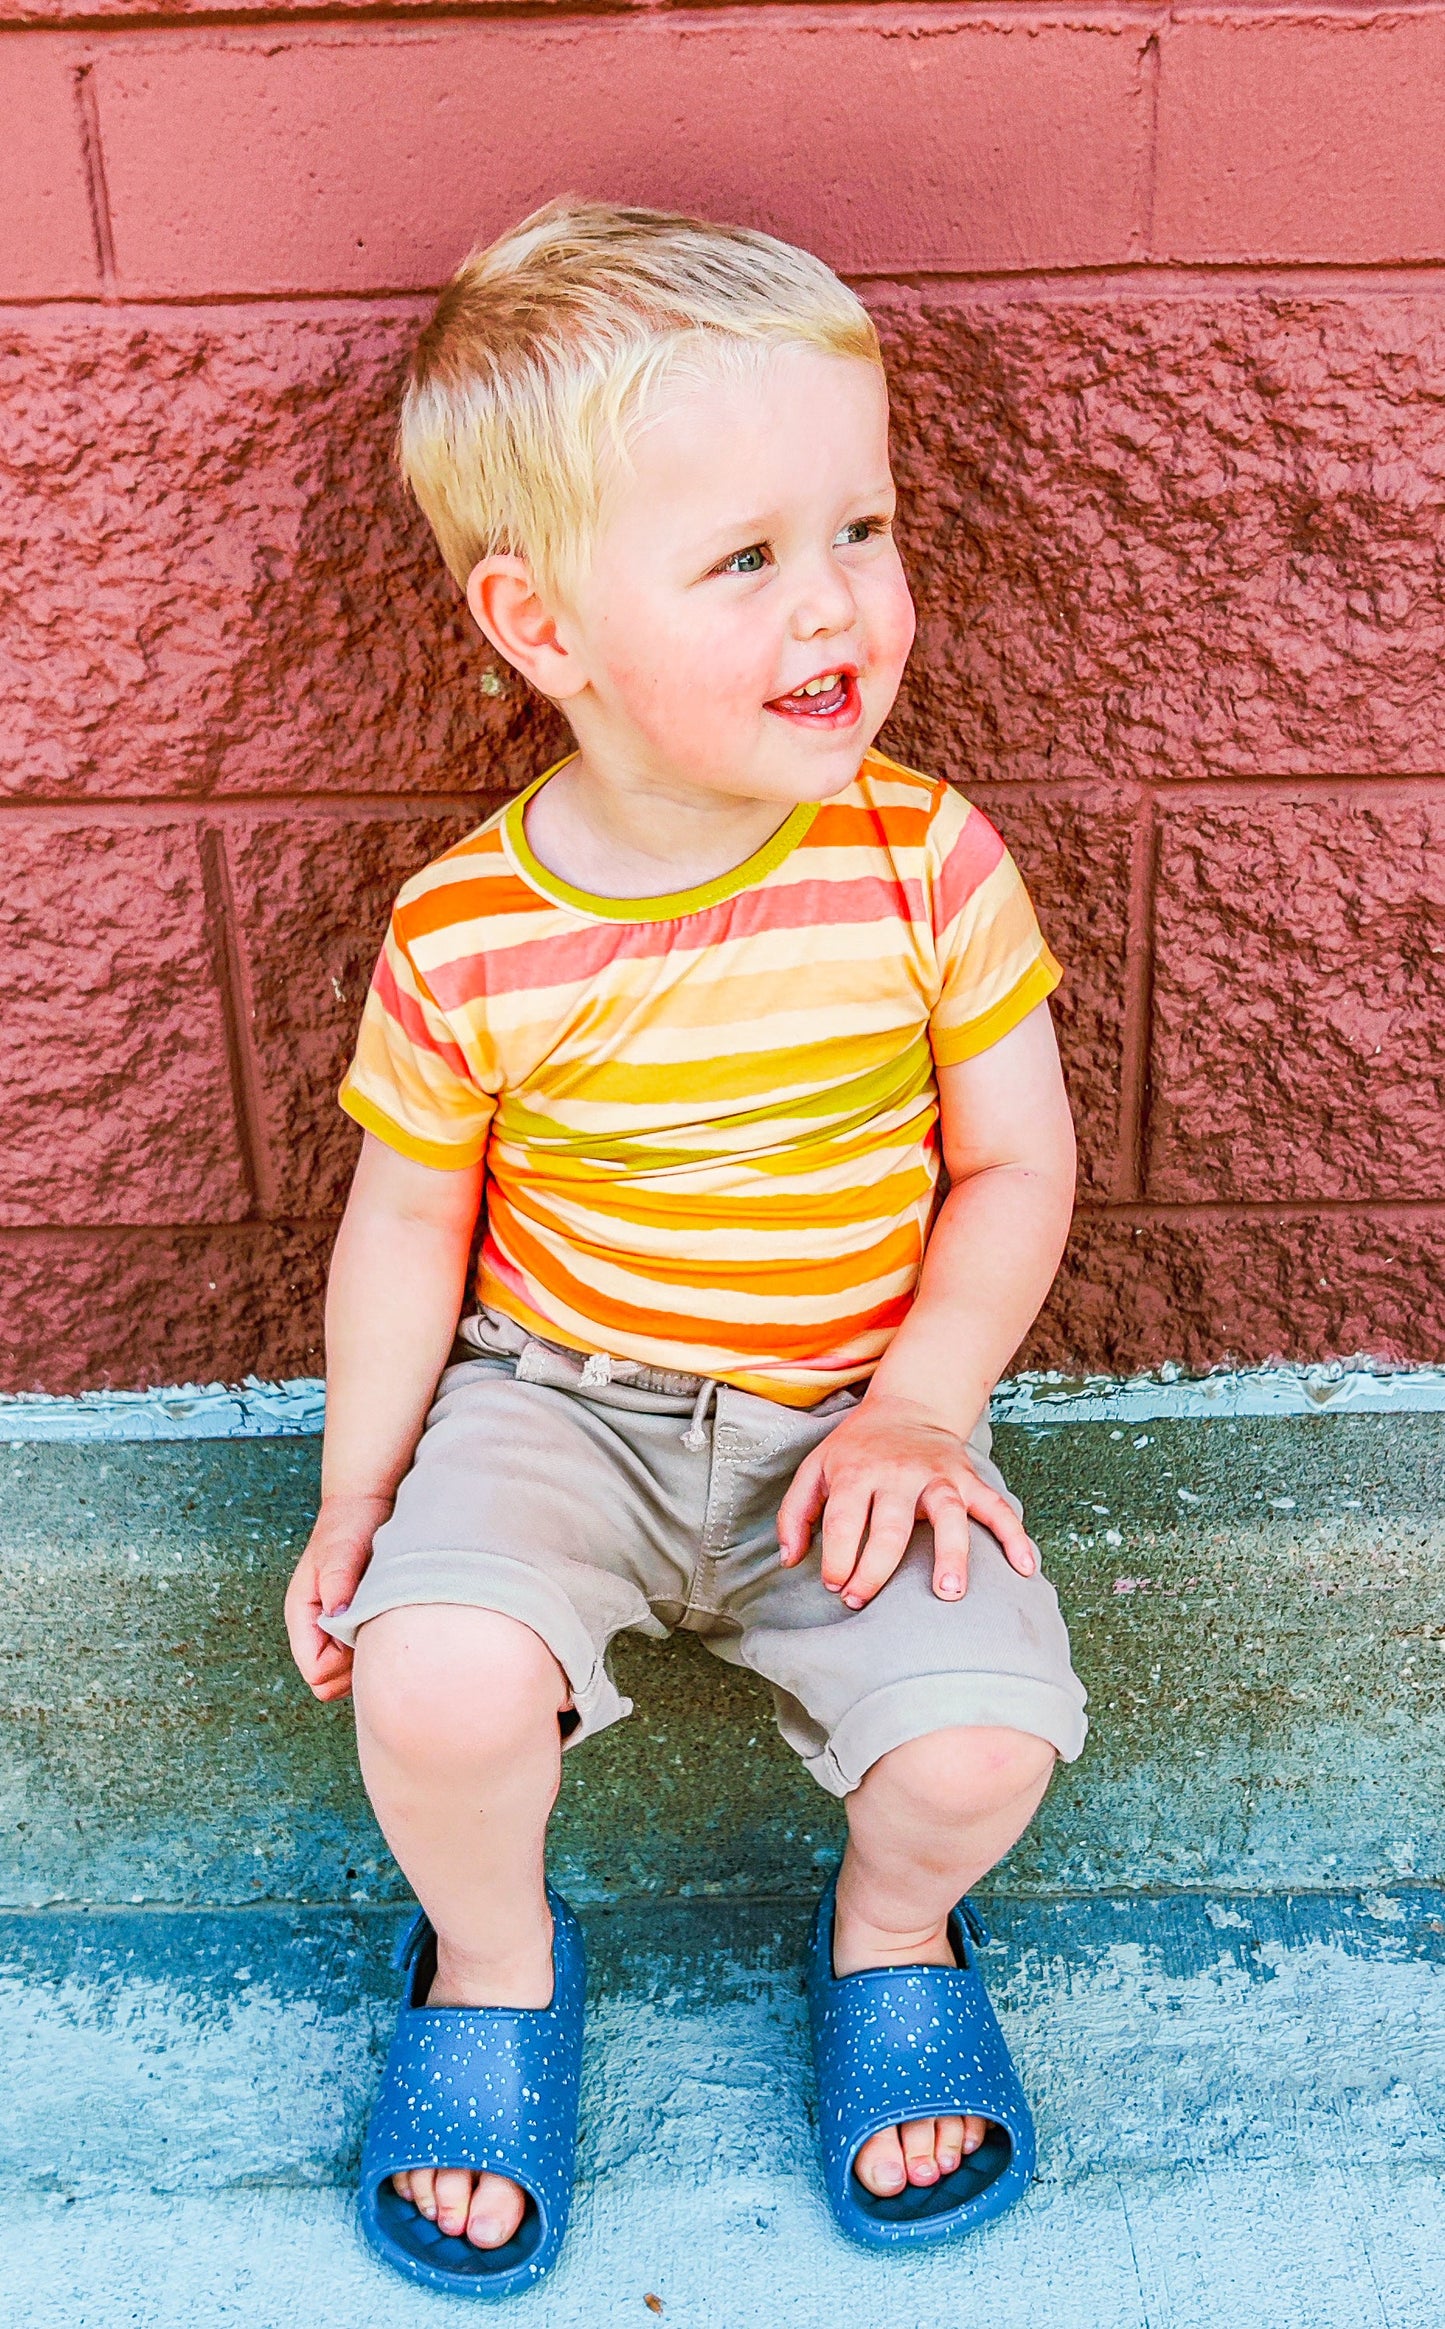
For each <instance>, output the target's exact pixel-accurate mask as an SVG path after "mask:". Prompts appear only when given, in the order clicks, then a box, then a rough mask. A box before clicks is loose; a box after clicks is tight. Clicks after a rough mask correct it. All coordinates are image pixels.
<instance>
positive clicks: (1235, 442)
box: [878, 286, 1445, 791]
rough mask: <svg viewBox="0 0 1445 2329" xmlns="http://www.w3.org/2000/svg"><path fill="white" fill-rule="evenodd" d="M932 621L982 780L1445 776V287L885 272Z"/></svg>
mask: <svg viewBox="0 0 1445 2329" xmlns="http://www.w3.org/2000/svg"><path fill="white" fill-rule="evenodd" d="M878 312H879V319H880V322H881V323H882V325H883V327H884V332H885V337H886V340H887V344H888V348H889V354H890V359H891V363H892V367H893V386H894V407H895V412H896V415H897V437H898V451H899V463H900V472H901V480H902V485H903V538H904V548H905V555H906V557H907V559H908V562H909V568H910V572H911V574H912V577H913V581H914V585H915V591H916V595H917V598H918V604H919V610H920V618H921V621H920V631H919V643H918V646H917V647H916V648H915V650H914V658H913V662H912V665H911V667H910V671H909V674H908V677H907V679H906V680H905V685H904V693H903V696H902V699H901V702H900V707H899V711H898V713H897V714H896V715H895V719H894V722H893V732H894V733H895V734H896V735H897V736H898V737H899V739H900V744H901V748H902V749H903V755H904V757H905V758H906V757H908V756H909V755H910V754H911V755H912V756H913V757H914V758H915V759H916V761H917V764H918V765H919V766H920V767H924V768H933V769H936V770H938V771H939V772H940V773H944V774H947V775H949V776H952V777H954V778H956V779H957V781H958V782H960V783H961V784H962V785H963V787H964V789H965V791H966V790H967V789H968V787H969V785H970V784H972V783H974V782H976V781H977V780H978V778H979V777H980V775H983V774H987V775H991V776H994V777H1002V776H1009V777H1014V778H1020V779H1022V778H1029V779H1034V780H1037V781H1041V782H1053V781H1056V780H1058V779H1060V778H1064V777H1071V778H1075V779H1089V780H1101V779H1102V780H1104V781H1108V780H1112V779H1116V778H1118V777H1120V776H1124V775H1131V774H1132V775H1138V776H1143V777H1148V778H1151V779H1159V780H1169V779H1172V778H1175V777H1190V778H1193V777H1203V776H1222V775H1247V776H1251V777H1253V776H1270V777H1273V776H1280V775H1284V774H1289V773H1294V774H1326V773H1337V774H1340V775H1348V776H1360V775H1373V774H1375V773H1376V772H1388V771H1397V772H1401V773H1404V772H1407V771H1418V772H1420V773H1423V774H1429V775H1434V774H1436V773H1438V769H1439V763H1440V742H1439V739H1440V733H1441V726H1442V721H1445V604H1442V600H1441V597H1440V590H1439V575H1438V560H1439V542H1440V535H1441V528H1442V525H1445V334H1442V330H1441V324H1440V316H1439V310H1438V306H1437V304H1436V301H1435V299H1434V297H1433V295H1431V294H1426V295H1424V296H1421V295H1419V294H1416V293H1404V294H1394V295H1391V294H1387V293H1385V292H1381V291H1370V292H1364V291H1359V292H1351V293H1347V294H1338V293H1337V294H1333V295H1330V296H1324V295H1321V294H1320V293H1318V292H1311V293H1304V292H1299V291H1282V290H1278V289H1270V288H1264V287H1261V288H1258V289H1251V290H1245V291H1240V290H1238V289H1230V290H1228V291H1225V290H1218V291H1215V290H1209V291H1205V290H1200V289H1197V288H1195V289H1192V290H1191V291H1189V292H1188V293H1187V294H1184V295H1179V294H1176V295H1174V296H1171V297H1168V298H1160V297H1158V296H1156V295H1153V294H1152V293H1147V294H1146V293H1145V292H1144V291H1142V290H1140V289H1139V288H1138V287H1137V286H1132V287H1130V288H1128V289H1125V290H1120V291H1116V292H1115V293H1113V294H1112V295H1111V296H1110V297H1108V298H1100V297H1095V296H1090V297H1082V296H1075V297H1065V296H1062V295H1055V296H1051V297H1041V296H1040V295H1039V293H1038V292H1037V290H1030V292H1029V294H1028V296H1027V298H1019V297H1012V296H1010V297H1004V296H998V297H995V298H992V299H989V298H984V297H980V296H979V295H978V294H976V293H969V292H964V291H960V292H959V293H958V294H957V295H956V296H955V297H952V298H949V297H946V296H944V295H943V294H941V293H939V292H934V291H906V292H904V291H889V292H888V293H887V294H886V296H884V297H882V298H881V301H880V305H879V310H878Z"/></svg>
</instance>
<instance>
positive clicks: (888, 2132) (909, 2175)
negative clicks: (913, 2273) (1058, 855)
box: [833, 1908, 989, 2200]
mask: <svg viewBox="0 0 1445 2329" xmlns="http://www.w3.org/2000/svg"><path fill="white" fill-rule="evenodd" d="M957 1963H958V1959H957V1958H956V1957H955V1955H954V1952H953V1944H952V1942H951V1941H950V1940H949V1937H948V1926H947V1923H946V1922H945V1923H944V1924H943V1925H941V1926H940V1927H939V1929H938V1931H937V1932H936V1933H930V1934H927V1935H924V1936H921V1937H918V1936H914V1935H912V1934H910V1935H908V1936H906V1937H903V1936H900V1937H893V1936H891V1935H888V1934H884V1933H880V1932H879V1931H878V1930H877V1928H876V1927H870V1926H865V1925H863V1924H861V1923H854V1922H850V1921H849V1920H847V1919H845V1917H844V1915H843V1912H842V1910H841V1908H840V1909H839V1910H838V1912H837V1915H836V1917H835V1920H834V1926H833V1970H834V1972H835V1973H837V1974H844V1973H862V1972H864V1971H866V1970H867V1969H868V1968H870V1967H872V1966H879V1965H889V1966H899V1967H902V1966H907V1965H956V1964H957ZM988 2126H989V2123H988V2120H987V2119H957V2118H951V2119H910V2120H909V2121H908V2123H907V2125H906V2126H902V2127H885V2128H884V2130H883V2132H882V2134H880V2135H870V2136H869V2138H868V2141H867V2142H866V2143H865V2144H864V2145H863V2148H862V2150H861V2151H860V2152H859V2154H858V2156H857V2158H856V2159H855V2160H854V2162H853V2173H854V2174H855V2175H856V2176H857V2178H858V2181H859V2182H860V2183H861V2184H862V2186H863V2188H864V2190H865V2191H870V2192H872V2194H873V2196H874V2198H875V2199H879V2200H890V2199H893V2198H894V2197H896V2195H897V2194H898V2193H899V2192H901V2191H902V2190H903V2187H904V2185H905V2184H910V2183H913V2184H930V2183H937V2182H938V2181H939V2180H940V2178H941V2177H943V2176H945V2175H952V2173H953V2171H954V2169H955V2168H956V2167H957V2166H959V2165H960V2164H961V2162H962V2161H963V2160H965V2159H967V2158H968V2156H969V2154H970V2152H973V2151H977V2149H978V2147H979V2145H980V2144H981V2143H982V2141H983V2139H984V2137H985V2136H986V2135H987V2133H988Z"/></svg>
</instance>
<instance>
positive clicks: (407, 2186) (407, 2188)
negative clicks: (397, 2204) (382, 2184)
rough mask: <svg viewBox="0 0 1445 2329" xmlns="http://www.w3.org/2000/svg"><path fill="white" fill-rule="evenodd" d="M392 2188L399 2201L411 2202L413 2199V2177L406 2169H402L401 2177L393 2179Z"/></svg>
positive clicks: (395, 2176) (396, 2176)
mask: <svg viewBox="0 0 1445 2329" xmlns="http://www.w3.org/2000/svg"><path fill="white" fill-rule="evenodd" d="M391 2188H392V2190H393V2191H394V2192H395V2193H396V2195H397V2197H398V2198H399V2199H403V2200H409V2199H410V2198H411V2175H410V2173H409V2171H408V2170H407V2169H406V2168H403V2169H402V2171H401V2173H400V2175H394V2176H393V2177H392V2179H391Z"/></svg>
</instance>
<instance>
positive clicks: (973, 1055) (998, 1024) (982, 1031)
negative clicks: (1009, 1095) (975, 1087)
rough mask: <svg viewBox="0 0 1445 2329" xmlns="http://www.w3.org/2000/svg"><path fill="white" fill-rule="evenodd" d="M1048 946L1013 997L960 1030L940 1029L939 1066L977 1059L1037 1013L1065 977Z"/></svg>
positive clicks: (936, 1041) (937, 1039) (936, 1055)
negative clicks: (1032, 1012)
mask: <svg viewBox="0 0 1445 2329" xmlns="http://www.w3.org/2000/svg"><path fill="white" fill-rule="evenodd" d="M1063 975H1064V974H1063V972H1062V970H1061V969H1060V968H1059V965H1058V964H1057V963H1056V962H1055V960H1054V958H1053V956H1052V955H1051V954H1050V952H1049V950H1048V948H1047V947H1045V948H1044V951H1043V953H1042V954H1041V955H1040V956H1039V958H1038V960H1037V962H1035V963H1034V964H1033V965H1032V967H1031V968H1030V969H1029V970H1027V971H1025V973H1024V975H1023V977H1022V978H1021V979H1020V980H1019V982H1018V985H1017V986H1016V987H1015V988H1014V989H1013V992H1012V993H1011V994H1008V995H1005V996H1004V998H1003V1000H1002V1002H999V1003H995V1004H994V1006H993V1009H992V1010H991V1011H985V1012H984V1013H983V1015H982V1017H981V1018H978V1019H968V1020H966V1021H965V1022H964V1024H963V1025H962V1026H961V1027H950V1028H946V1029H940V1030H938V1031H937V1032H936V1033H935V1035H934V1038H933V1056H934V1058H935V1059H936V1060H937V1062H938V1064H939V1066H940V1067H957V1066H958V1065H959V1063H960V1062H961V1061H962V1060H965V1059H977V1057H978V1055H979V1053H980V1052H981V1051H987V1050H989V1049H990V1047H991V1046H992V1045H993V1044H995V1043H997V1042H998V1040H999V1038H1000V1036H1003V1035H1008V1034H1010V1033H1011V1032H1012V1030H1013V1029H1014V1028H1015V1027H1017V1026H1018V1024H1019V1022H1020V1021H1021V1020H1023V1019H1027V1017H1028V1015H1029V1013H1030V1011H1034V1010H1037V1008H1038V1006H1039V1004H1040V1003H1042V1002H1043V1001H1044V999H1045V997H1046V996H1048V995H1051V994H1052V993H1053V991H1054V989H1055V987H1056V986H1057V985H1058V983H1059V981H1060V979H1061V978H1062V977H1063Z"/></svg>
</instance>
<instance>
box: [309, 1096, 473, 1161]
mask: <svg viewBox="0 0 1445 2329" xmlns="http://www.w3.org/2000/svg"><path fill="white" fill-rule="evenodd" d="M339 1097H340V1101H341V1105H342V1107H343V1108H344V1109H345V1110H346V1113H347V1115H348V1116H350V1117H353V1118H354V1119H355V1121H356V1122H357V1123H358V1124H359V1125H360V1126H361V1128H362V1130H363V1132H374V1133H375V1134H376V1137H377V1139H378V1140H384V1141H385V1142H386V1145H387V1147H388V1148H394V1149H397V1150H399V1151H400V1153H401V1154H402V1155H403V1156H409V1157H410V1158H411V1159H412V1161H413V1163H415V1164H424V1165H435V1166H436V1167H437V1169H438V1171H440V1172H444V1173H455V1172H462V1171H464V1170H465V1168H466V1167H467V1166H468V1165H474V1164H479V1163H480V1162H481V1159H482V1158H483V1157H484V1156H485V1154H486V1150H487V1136H486V1134H485V1133H483V1134H482V1136H481V1138H480V1140H475V1139H474V1140H472V1141H470V1142H468V1143H467V1144H466V1145H465V1146H464V1147H460V1148H456V1147H451V1146H449V1145H448V1144H447V1143H446V1142H445V1141H440V1140H423V1139H422V1138H421V1136H420V1135H419V1134H418V1133H415V1132H409V1131H408V1130H407V1128H406V1126H405V1125H404V1124H398V1123H397V1121H396V1118H395V1117H394V1116H388V1115H387V1114H386V1113H385V1111H384V1110H383V1109H381V1108H378V1107H377V1105H376V1103H375V1101H374V1100H368V1099H367V1097H366V1095H365V1093H364V1092H359V1091H358V1090H357V1088H356V1086H355V1084H354V1083H353V1082H352V1080H351V1078H350V1077H349V1076H348V1077H347V1079H346V1082H345V1083H344V1084H343V1085H342V1087H341V1091H340V1095H339Z"/></svg>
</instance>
